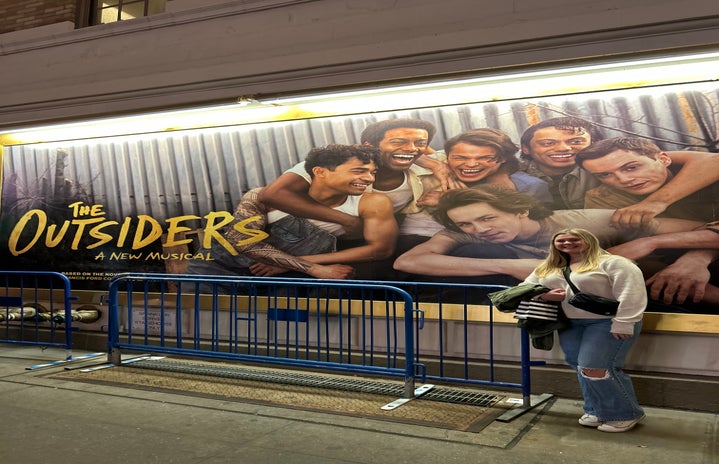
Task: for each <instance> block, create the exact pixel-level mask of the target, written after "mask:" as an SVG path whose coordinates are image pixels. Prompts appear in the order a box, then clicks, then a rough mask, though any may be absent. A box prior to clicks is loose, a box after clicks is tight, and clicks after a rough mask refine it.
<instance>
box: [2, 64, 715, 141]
mask: <svg viewBox="0 0 719 464" xmlns="http://www.w3.org/2000/svg"><path fill="white" fill-rule="evenodd" d="M718 64H719V52H706V53H697V54H692V55H682V56H671V57H662V58H650V59H638V60H626V61H617V62H612V63H601V64H590V65H583V66H573V67H563V68H555V69H544V70H536V71H527V72H513V73H497V74H493V75H484V76H480V77H474V78H466V79H454V80H438V81H435V82H426V83H420V84H411V85H400V86H389V85H388V86H378V87H376V88H372V89H363V90H350V91H344V92H332V93H318V94H312V95H291V96H286V97H279V98H272V99H265V98H262V96H259V95H242V96H240V97H237V99H236V102H235V103H234V104H230V105H219V106H212V107H202V108H193V109H187V110H178V111H164V112H159V113H151V114H143V115H138V116H127V117H121V118H108V119H98V120H93V121H89V122H78V123H72V124H59V125H52V126H43V127H32V128H18V129H17V130H11V131H8V132H6V133H4V134H0V145H15V144H25V143H37V142H51V141H62V140H74V139H86V138H94V137H111V136H118V135H130V134H142V133H153V132H166V131H175V130H186V129H199V128H212V127H221V126H231V125H240V124H251V123H262V122H271V121H283V120H294V119H305V118H313V117H321V116H337V115H347V114H359V113H369V112H380V111H392V110H402V109H410V108H422V107H433V106H446V105H458V104H467V103H481V102H487V101H498V100H506V99H518V98H531V97H542V96H549V95H567V94H573V93H579V92H592V91H602V90H610V89H629V88H646V87H650V86H660V85H667V84H677V83H696V82H710V81H716V80H717V79H719V66H718Z"/></svg>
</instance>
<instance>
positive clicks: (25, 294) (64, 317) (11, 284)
mask: <svg viewBox="0 0 719 464" xmlns="http://www.w3.org/2000/svg"><path fill="white" fill-rule="evenodd" d="M0 285H2V287H1V288H0V342H2V343H16V344H23V345H40V346H55V347H62V348H65V350H66V360H69V359H72V333H73V330H74V328H73V326H72V317H71V316H70V315H71V301H72V300H73V299H74V298H73V296H72V292H71V289H70V280H69V279H68V278H67V277H66V276H64V275H63V274H60V273H57V272H43V271H37V272H30V271H28V272H23V271H0ZM58 320H61V321H62V324H59V323H58V322H57V321H58Z"/></svg>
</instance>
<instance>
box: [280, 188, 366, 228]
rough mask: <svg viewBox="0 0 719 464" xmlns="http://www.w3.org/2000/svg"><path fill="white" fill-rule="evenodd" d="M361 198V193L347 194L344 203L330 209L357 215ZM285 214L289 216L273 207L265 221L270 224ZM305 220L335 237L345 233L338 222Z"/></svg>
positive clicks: (286, 214)
mask: <svg viewBox="0 0 719 464" xmlns="http://www.w3.org/2000/svg"><path fill="white" fill-rule="evenodd" d="M361 199H362V195H347V199H346V200H345V202H344V203H342V204H341V205H339V206H335V207H333V208H332V209H336V210H337V211H341V212H343V213H347V214H349V215H351V216H359V203H360V200H361ZM285 216H289V214H288V213H285V212H284V211H280V210H278V209H273V210H271V211H270V212H268V213H267V222H269V223H270V224H272V223H273V222H275V221H279V220H280V219H282V218H283V217H285ZM307 220H308V221H310V222H311V223H312V224H314V225H316V226H317V227H319V228H320V229H322V230H324V231H325V232H328V233H330V234H332V235H334V236H335V237H339V236H341V235H344V233H345V229H344V228H343V227H342V226H341V225H340V224H337V223H335V222H326V221H318V220H317V219H307Z"/></svg>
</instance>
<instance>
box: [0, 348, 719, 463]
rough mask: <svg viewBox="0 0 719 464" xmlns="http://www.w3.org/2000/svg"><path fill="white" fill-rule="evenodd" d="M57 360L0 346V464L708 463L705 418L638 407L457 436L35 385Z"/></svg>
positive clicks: (46, 353)
mask: <svg viewBox="0 0 719 464" xmlns="http://www.w3.org/2000/svg"><path fill="white" fill-rule="evenodd" d="M73 354H74V356H76V357H78V356H81V355H82V354H83V353H77V352H75V353H73ZM63 357H64V352H63V351H62V350H55V349H47V350H41V349H40V348H39V347H35V346H19V345H5V344H0V392H2V396H0V398H2V402H1V403H0V414H1V416H0V417H1V418H2V419H1V420H2V424H3V427H2V429H3V431H2V439H1V440H0V462H2V463H3V464H15V463H24V464H34V463H38V464H40V463H42V464H46V463H49V462H55V461H57V462H68V463H70V462H72V463H88V464H90V463H92V464H120V463H122V464H125V463H127V462H137V463H142V464H147V463H178V464H184V463H188V464H189V463H193V464H204V463H230V462H231V463H247V464H265V463H267V464H270V463H272V464H276V463H291V464H294V463H300V464H301V463H307V464H310V463H312V464H338V463H363V464H364V463H366V464H402V463H416V462H422V463H430V464H431V463H452V462H457V463H470V462H471V463H502V464H515V463H516V464H532V463H538V464H539V463H542V464H547V463H576V462H582V463H585V464H593V463H603V464H606V463H607V462H613V463H614V464H622V463H632V464H635V463H636V464H639V463H652V464H664V463H667V464H669V463H671V464H676V463H681V464H717V463H719V457H718V456H717V455H718V454H719V438H718V437H717V434H718V432H719V415H716V414H709V413H700V412H687V411H677V410H667V409H658V408H646V411H647V419H646V420H645V421H644V422H642V423H641V424H640V425H639V426H637V428H636V429H635V430H633V431H630V432H627V433H620V434H610V433H602V432H599V431H597V430H594V429H589V428H585V427H581V426H579V425H578V424H577V418H578V417H579V416H580V415H581V406H580V404H579V403H578V402H577V401H575V400H566V399H562V398H556V399H552V400H550V401H549V402H547V403H544V404H543V405H541V406H540V407H538V408H536V409H534V410H532V411H530V412H528V413H526V414H524V415H522V416H520V417H519V418H517V419H515V420H513V421H511V422H508V423H503V422H497V421H495V422H493V423H492V424H490V425H489V426H487V427H486V428H484V429H483V430H482V431H481V432H479V433H471V432H457V431H451V430H445V429H434V428H430V427H422V426H416V425H405V424H397V423H393V422H387V421H381V420H367V419H361V418H353V417H347V416H339V415H332V414H323V413H312V412H307V411H303V410H297V409H286V408H279V407H270V406H263V405H257V404H248V403H241V402H237V401H224V400H217V399H209V398H203V397H199V396H189V395H181V394H172V393H165V392H157V391H150V390H144V389H130V388H120V387H110V386H107V385H95V384H88V383H84V382H83V383H80V382H72V381H64V380H58V379H50V378H47V377H46V374H48V373H50V372H53V370H54V371H57V370H62V369H63V366H62V365H60V366H57V367H50V368H43V369H38V370H32V371H30V370H27V369H26V368H27V367H29V366H33V365H37V364H41V363H44V362H49V361H56V360H60V359H63ZM418 401H419V400H418Z"/></svg>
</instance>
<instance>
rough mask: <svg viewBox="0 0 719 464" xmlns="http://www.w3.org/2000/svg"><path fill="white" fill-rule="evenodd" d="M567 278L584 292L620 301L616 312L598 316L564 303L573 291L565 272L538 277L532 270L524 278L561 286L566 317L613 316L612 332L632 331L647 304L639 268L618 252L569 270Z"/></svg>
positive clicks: (535, 282) (547, 284) (536, 282)
mask: <svg viewBox="0 0 719 464" xmlns="http://www.w3.org/2000/svg"><path fill="white" fill-rule="evenodd" d="M570 278H571V279H572V282H573V283H574V285H575V286H576V287H577V288H578V289H579V290H581V291H582V292H586V293H593V294H595V295H599V296H603V297H606V298H614V299H615V300H617V301H619V309H618V310H617V314H616V315H615V316H599V315H597V314H594V313H590V312H589V311H584V310H583V309H579V308H577V307H574V306H572V305H570V304H569V303H567V300H569V298H571V297H572V296H573V295H574V292H572V289H571V288H570V287H569V284H568V283H567V281H566V279H565V278H564V275H562V272H561V271H559V272H558V273H553V274H549V275H547V276H544V277H537V275H535V273H534V272H532V273H531V274H530V275H529V277H527V278H526V279H525V280H524V282H526V283H532V284H541V285H544V286H545V287H548V288H552V289H554V288H562V289H564V290H565V291H566V292H567V297H566V298H565V299H564V301H562V309H563V310H564V313H565V314H566V315H567V317H568V318H569V319H597V318H602V317H612V329H611V330H612V332H615V333H624V334H632V333H634V323H636V322H639V321H641V320H642V316H643V314H644V309H645V308H646V307H647V289H646V284H645V283H644V276H643V275H642V271H641V270H640V269H639V267H637V265H636V264H634V263H633V262H632V261H630V260H628V259H627V258H624V257H622V256H618V255H608V256H606V257H604V258H602V260H601V261H600V263H599V268H598V269H595V270H593V271H588V272H574V271H573V272H572V273H571V274H570Z"/></svg>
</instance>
